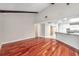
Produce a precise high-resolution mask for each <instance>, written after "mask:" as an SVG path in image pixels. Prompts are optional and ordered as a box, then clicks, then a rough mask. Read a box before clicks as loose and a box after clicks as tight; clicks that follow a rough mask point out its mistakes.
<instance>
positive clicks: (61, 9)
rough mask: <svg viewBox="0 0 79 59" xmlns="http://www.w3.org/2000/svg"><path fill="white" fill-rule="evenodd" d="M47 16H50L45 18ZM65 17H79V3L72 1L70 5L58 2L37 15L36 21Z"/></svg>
mask: <svg viewBox="0 0 79 59" xmlns="http://www.w3.org/2000/svg"><path fill="white" fill-rule="evenodd" d="M45 16H48V18H45ZM64 17H79V4H77V3H74V4H72V3H71V4H70V5H66V4H65V3H58V4H57V3H56V4H55V5H51V6H50V7H48V8H47V9H45V10H43V11H42V12H40V13H39V14H38V15H37V19H36V22H37V23H39V22H42V21H47V20H53V21H56V20H59V19H60V18H64Z"/></svg>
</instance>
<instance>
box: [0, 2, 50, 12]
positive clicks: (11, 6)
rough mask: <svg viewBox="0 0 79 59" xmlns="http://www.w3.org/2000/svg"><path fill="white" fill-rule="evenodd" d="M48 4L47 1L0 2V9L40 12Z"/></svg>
mask: <svg viewBox="0 0 79 59" xmlns="http://www.w3.org/2000/svg"><path fill="white" fill-rule="evenodd" d="M49 5H50V4H49V3H0V10H18V11H33V12H40V11H42V10H43V9H45V8H46V7H48V6H49Z"/></svg>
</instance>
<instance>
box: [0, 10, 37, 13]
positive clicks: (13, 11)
mask: <svg viewBox="0 0 79 59" xmlns="http://www.w3.org/2000/svg"><path fill="white" fill-rule="evenodd" d="M0 13H38V12H34V11H16V10H0Z"/></svg>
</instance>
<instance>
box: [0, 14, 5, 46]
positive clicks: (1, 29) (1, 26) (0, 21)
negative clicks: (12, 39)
mask: <svg viewBox="0 0 79 59" xmlns="http://www.w3.org/2000/svg"><path fill="white" fill-rule="evenodd" d="M3 19H4V17H3V14H1V13H0V45H1V42H2V40H3V38H4V37H3V33H4V20H3Z"/></svg>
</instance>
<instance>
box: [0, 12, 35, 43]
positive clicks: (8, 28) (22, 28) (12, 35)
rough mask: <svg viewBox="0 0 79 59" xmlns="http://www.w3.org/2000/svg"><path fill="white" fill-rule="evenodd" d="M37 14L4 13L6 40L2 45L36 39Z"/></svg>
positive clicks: (3, 40)
mask: <svg viewBox="0 0 79 59" xmlns="http://www.w3.org/2000/svg"><path fill="white" fill-rule="evenodd" d="M34 19H35V14H29V13H3V18H2V20H4V33H3V34H4V37H3V38H4V39H1V40H2V43H7V42H13V41H18V40H22V39H24V38H31V37H34Z"/></svg>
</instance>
